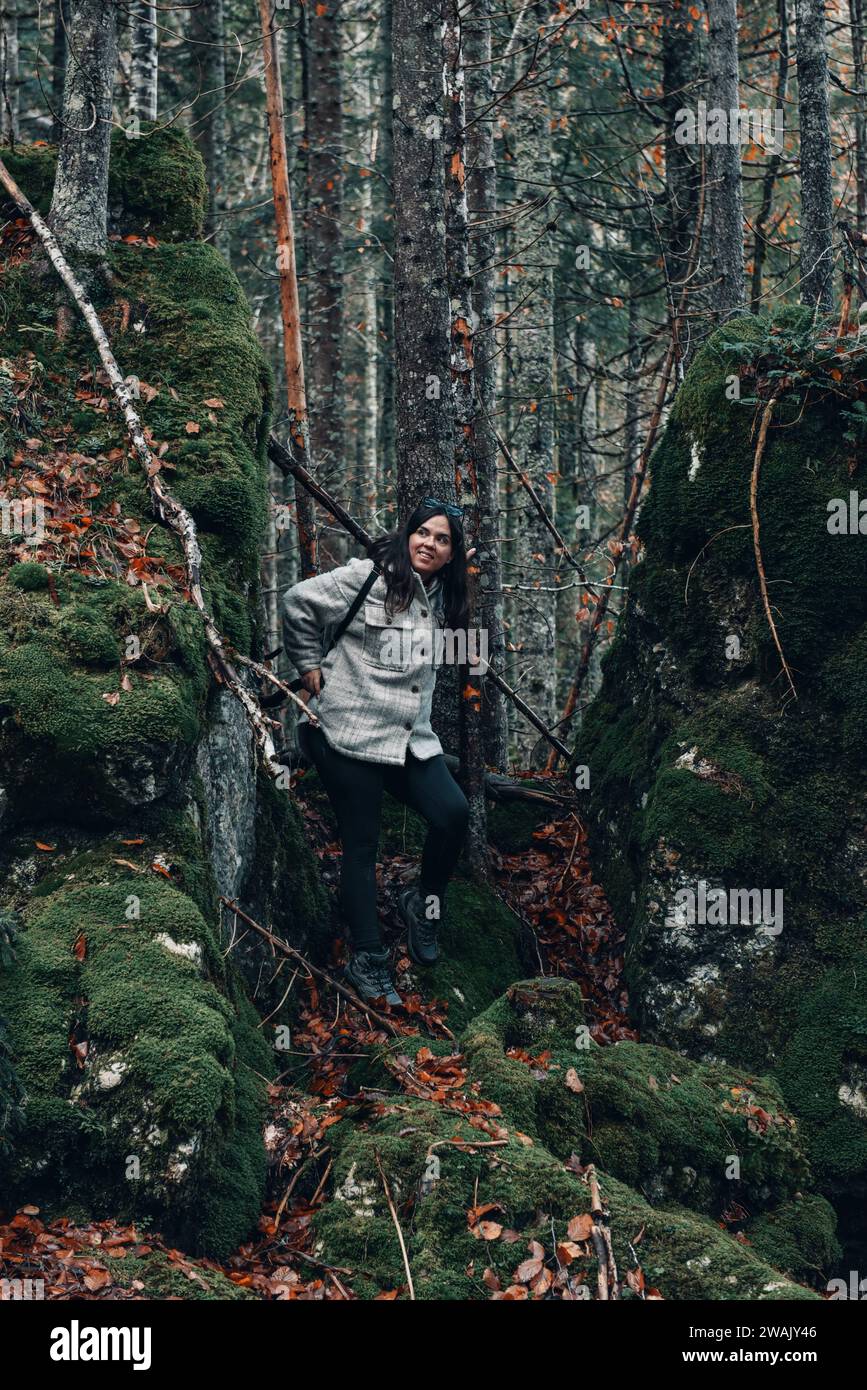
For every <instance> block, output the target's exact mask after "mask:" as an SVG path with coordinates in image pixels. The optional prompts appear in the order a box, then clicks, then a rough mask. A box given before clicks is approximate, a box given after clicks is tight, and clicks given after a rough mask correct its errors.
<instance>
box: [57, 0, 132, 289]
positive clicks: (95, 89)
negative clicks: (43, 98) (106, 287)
mask: <svg viewBox="0 0 867 1390" xmlns="http://www.w3.org/2000/svg"><path fill="white" fill-rule="evenodd" d="M69 47H70V55H69V58H68V60H67V65H66V81H65V83H64V88H63V130H62V133H61V137H60V147H59V149H58V152H57V176H56V178H55V181H54V195H53V197H52V200H51V212H50V215H49V224H50V226H51V229H52V231H53V232H54V234H55V236H56V237H57V239H58V241H59V242H60V244H61V246H62V248H63V249H64V250H65V251H66V252H67V254H68V255H69V256H70V257H72V258H73V259H85V260H94V261H95V260H100V259H102V257H103V256H104V255H105V252H106V248H107V246H108V232H107V215H108V160H109V150H110V143H111V106H112V93H113V91H114V73H115V64H116V62H117V29H116V10H115V6H114V4H113V3H112V0H70V6H69Z"/></svg>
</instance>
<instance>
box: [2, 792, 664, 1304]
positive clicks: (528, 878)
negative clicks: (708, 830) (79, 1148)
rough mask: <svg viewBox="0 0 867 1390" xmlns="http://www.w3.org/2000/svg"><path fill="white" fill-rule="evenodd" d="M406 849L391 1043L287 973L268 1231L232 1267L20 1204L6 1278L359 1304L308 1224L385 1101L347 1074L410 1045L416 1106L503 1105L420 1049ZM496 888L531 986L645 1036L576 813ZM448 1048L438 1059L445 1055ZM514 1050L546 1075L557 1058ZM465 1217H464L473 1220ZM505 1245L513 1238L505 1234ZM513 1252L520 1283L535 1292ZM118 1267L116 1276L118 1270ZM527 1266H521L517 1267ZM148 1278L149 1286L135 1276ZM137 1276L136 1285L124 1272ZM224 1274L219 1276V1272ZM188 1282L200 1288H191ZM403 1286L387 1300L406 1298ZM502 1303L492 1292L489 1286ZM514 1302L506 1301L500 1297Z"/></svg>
mask: <svg viewBox="0 0 867 1390" xmlns="http://www.w3.org/2000/svg"><path fill="white" fill-rule="evenodd" d="M299 791H300V792H301V795H300V797H299V804H300V806H301V809H302V813H303V815H304V818H305V822H306V825H307V830H308V834H309V837H310V840H311V842H312V844H313V845H314V848H315V851H316V853H317V855H318V857H319V860H320V866H321V872H322V877H323V880H324V882H325V883H326V885H327V887H328V888H329V890H330V891H331V892H332V893H335V892H336V886H337V878H338V872H339V853H340V849H339V845H338V843H337V842H335V841H334V840H333V838H332V831H331V829H330V827H329V825H328V823H327V821H326V819H325V817H323V815H322V814H321V811H320V810H319V809H318V808H317V805H316V803H315V800H306V799H305V796H304V791H303V785H302V786H301V787H299ZM416 862H417V861H416V858H415V857H413V856H409V855H406V854H395V855H390V856H387V857H384V858H383V860H382V862H381V866H380V871H379V883H380V903H381V905H382V906H381V920H382V926H383V934H384V937H385V939H386V941H387V942H388V944H389V945H390V946H391V947H392V948H393V952H394V958H395V961H396V975H397V980H398V988H399V989H400V991H401V994H402V996H403V998H404V1008H402V1009H398V1008H395V1009H392V1010H388V1008H387V1006H383V1007H382V1008H381V1009H380V1010H378V1011H377V1012H378V1013H384V1014H387V1016H388V1018H389V1021H390V1022H391V1024H392V1025H393V1029H394V1033H392V1034H391V1035H390V1034H389V1033H388V1032H387V1031H385V1029H384V1028H383V1027H382V1026H381V1025H380V1024H379V1023H378V1021H377V1020H375V1019H372V1018H371V1017H370V1016H368V1015H366V1014H365V1013H363V1012H361V1011H360V1010H359V1009H356V1008H354V1007H353V1006H352V1005H351V1004H349V1003H348V1002H347V1001H346V1000H345V999H344V998H342V997H341V996H339V995H338V994H337V993H336V991H335V990H334V989H333V988H331V987H330V986H327V985H323V984H322V983H321V982H317V979H316V977H315V976H313V975H309V976H308V977H307V978H304V975H303V973H301V972H299V973H297V974H296V976H295V977H294V986H293V987H294V988H297V990H298V992H299V995H300V996H301V998H300V1002H299V1005H298V1006H296V1025H295V1027H294V1029H293V1030H292V1039H291V1041H292V1051H291V1056H292V1058H293V1062H292V1066H291V1081H286V1079H285V1077H286V1076H287V1075H288V1074H289V1073H284V1074H283V1076H281V1077H279V1078H278V1079H277V1081H276V1082H274V1083H272V1084H270V1085H269V1096H270V1103H271V1109H270V1116H269V1120H268V1124H267V1126H266V1131H265V1143H266V1149H267V1152H268V1158H269V1180H268V1195H267V1199H266V1202H265V1205H264V1208H263V1211H262V1214H261V1217H260V1220H259V1233H258V1236H257V1237H256V1238H254V1239H251V1240H250V1241H248V1242H247V1243H245V1244H243V1245H242V1246H241V1247H240V1248H239V1249H238V1250H237V1251H236V1252H235V1253H234V1254H233V1255H232V1256H231V1257H230V1258H229V1259H227V1260H224V1261H223V1262H221V1263H218V1262H217V1261H214V1260H209V1259H199V1258H195V1257H193V1256H190V1255H188V1254H185V1253H184V1252H182V1251H180V1250H177V1249H174V1248H172V1247H171V1246H170V1245H169V1244H168V1243H166V1242H165V1241H164V1240H163V1239H162V1238H161V1236H160V1235H159V1234H158V1233H155V1232H152V1231H151V1230H150V1229H148V1226H147V1223H136V1224H134V1225H131V1224H128V1223H119V1222H115V1221H111V1220H105V1221H85V1220H81V1221H79V1220H76V1219H75V1218H74V1217H72V1216H69V1217H63V1218H59V1219H56V1220H53V1221H50V1222H46V1221H43V1220H42V1219H41V1213H40V1211H39V1209H38V1208H37V1207H34V1206H24V1207H21V1208H20V1209H19V1211H18V1212H17V1213H16V1215H15V1216H14V1217H13V1218H12V1219H11V1221H9V1222H8V1223H7V1224H5V1225H0V1257H2V1259H3V1261H4V1265H5V1271H6V1274H7V1277H20V1278H22V1279H41V1280H43V1281H44V1297H45V1298H47V1299H70V1298H74V1299H97V1300H106V1299H108V1300H128V1299H133V1300H134V1299H147V1298H153V1297H157V1298H169V1299H183V1298H189V1297H194V1298H225V1297H226V1290H227V1287H228V1285H227V1284H226V1280H228V1281H229V1282H230V1284H231V1285H234V1286H235V1289H236V1290H237V1296H238V1297H239V1298H254V1299H261V1300H275V1299H277V1300H284V1299H295V1298H301V1299H334V1298H336V1299H346V1298H350V1299H351V1298H353V1297H354V1295H353V1292H352V1278H353V1271H352V1270H351V1269H347V1268H334V1267H330V1266H326V1265H324V1264H323V1263H322V1262H321V1261H319V1260H317V1258H316V1256H315V1255H314V1254H313V1245H314V1239H313V1231H312V1225H311V1223H312V1220H313V1218H314V1216H315V1214H316V1212H317V1211H318V1210H319V1209H320V1207H321V1206H322V1205H323V1204H325V1203H327V1202H328V1201H329V1200H330V1195H329V1192H328V1179H329V1175H330V1169H331V1164H330V1162H329V1158H328V1130H329V1128H330V1127H331V1125H333V1124H334V1123H336V1121H337V1120H338V1119H339V1118H340V1117H341V1115H342V1113H343V1112H344V1111H345V1110H346V1108H347V1107H348V1106H350V1105H351V1104H355V1103H357V1102H358V1100H359V1098H360V1096H361V1093H362V1091H364V1093H365V1094H364V1097H363V1098H364V1099H365V1101H368V1102H369V1103H370V1104H371V1105H372V1106H373V1107H374V1113H375V1107H376V1106H377V1105H378V1104H379V1105H381V1104H382V1103H383V1100H384V1099H386V1098H387V1097H386V1093H385V1092H379V1093H377V1091H375V1090H371V1089H369V1088H365V1087H362V1088H361V1089H359V1087H358V1086H356V1085H354V1084H353V1082H352V1080H351V1077H350V1072H351V1070H352V1069H353V1067H354V1066H357V1064H358V1063H359V1061H360V1060H362V1059H363V1058H364V1057H365V1056H366V1055H367V1054H369V1053H370V1051H371V1049H373V1048H376V1047H378V1046H381V1045H382V1044H384V1043H386V1042H388V1041H389V1040H390V1041H391V1042H392V1043H394V1041H395V1034H396V1035H398V1036H399V1035H402V1036H404V1037H405V1038H406V1044H405V1047H404V1048H403V1051H402V1052H401V1053H397V1052H395V1053H393V1054H392V1058H393V1061H392V1064H391V1065H390V1066H389V1068H388V1069H389V1073H390V1075H391V1077H392V1080H393V1081H394V1082H396V1083H397V1084H398V1086H399V1087H400V1088H401V1089H403V1090H404V1091H405V1093H406V1094H407V1095H410V1096H421V1097H423V1098H424V1099H426V1100H433V1101H436V1102H437V1103H439V1104H441V1105H442V1106H443V1107H445V1108H446V1109H449V1110H452V1111H454V1112H456V1113H458V1114H460V1115H461V1116H463V1118H464V1119H465V1120H466V1121H468V1122H469V1123H470V1124H471V1125H472V1126H473V1127H475V1128H478V1129H479V1130H480V1131H483V1132H484V1133H485V1134H486V1135H487V1136H489V1137H490V1138H492V1139H497V1138H498V1137H500V1136H501V1135H503V1134H505V1133H506V1131H504V1130H501V1129H500V1127H499V1125H498V1122H497V1116H498V1115H499V1108H498V1106H497V1105H496V1104H494V1103H493V1102H492V1101H489V1100H486V1099H485V1097H484V1096H483V1095H481V1094H480V1090H479V1083H478V1082H474V1083H470V1082H469V1081H468V1078H467V1070H466V1068H465V1066H464V1065H463V1058H462V1056H461V1053H460V1052H459V1051H458V1050H457V1045H456V1046H455V1050H454V1051H452V1052H450V1053H447V1054H446V1055H435V1054H434V1053H433V1052H432V1051H431V1050H430V1048H429V1047H427V1046H426V1043H427V1042H428V1041H429V1040H431V1039H438V1040H443V1039H446V1040H447V1039H449V1038H452V1037H453V1034H452V1032H451V1031H450V1029H449V1026H448V1004H447V1002H446V1001H444V1000H441V999H437V998H434V997H428V996H427V995H426V994H425V992H424V990H423V989H422V988H421V986H422V984H423V975H422V976H421V977H418V976H417V974H416V972H415V968H414V967H413V965H412V962H411V961H410V959H409V957H408V955H407V954H406V950H405V943H404V941H403V928H402V924H400V922H399V918H398V916H397V912H396V898H397V893H398V891H399V889H400V888H401V887H402V885H403V883H404V882H406V881H408V880H409V879H410V878H411V877H412V875H413V873H414V871H415V868H416ZM492 884H493V886H494V888H495V890H496V892H497V894H498V895H499V896H500V898H501V899H502V901H503V902H504V903H505V904H506V905H507V906H508V907H509V909H510V910H511V911H513V912H514V913H515V914H516V915H517V916H518V917H519V918H520V919H521V922H522V923H523V926H524V930H525V931H526V932H527V933H528V934H529V936H528V940H529V941H530V943H531V946H530V949H531V950H532V951H533V952H534V953H535V955H536V958H537V964H538V968H537V969H536V970H535V972H533V973H536V974H538V975H548V976H560V977H564V978H568V979H571V980H574V981H576V982H578V983H579V984H580V986H581V990H582V995H583V997H584V998H585V1000H586V1001H587V1005H588V1011H587V1018H588V1025H589V1031H590V1035H591V1037H592V1038H593V1039H594V1041H596V1042H597V1043H600V1044H606V1043H614V1042H618V1041H621V1040H622V1039H626V1038H632V1039H635V1038H637V1033H636V1031H635V1029H634V1028H633V1027H632V1026H631V1025H630V1023H629V1020H628V1018H627V1002H628V1001H627V996H626V991H625V989H624V987H623V983H622V969H623V945H624V934H623V932H622V931H620V930H619V928H618V927H617V925H616V924H615V922H614V920H613V918H612V915H611V910H610V908H609V906H608V903H607V902H606V899H605V896H604V894H603V892H602V890H601V888H600V887H599V886H598V885H597V884H596V883H594V882H593V879H592V876H591V871H590V864H589V859H588V848H587V837H586V832H585V830H584V828H583V826H582V825H581V823H580V822H579V820H578V818H577V816H576V815H575V814H574V813H570V814H567V815H564V816H563V817H562V818H561V819H553V820H551V821H550V822H549V823H547V824H545V825H543V826H541V827H540V828H539V829H538V830H537V831H536V832H535V833H534V834H533V837H532V847H531V848H530V849H528V850H524V851H522V852H520V853H513V854H501V853H499V852H497V851H493V874H492ZM331 954H332V961H331V962H330V963H329V966H328V967H327V968H328V970H329V972H330V973H333V974H334V975H335V976H337V975H339V973H340V968H341V962H342V959H343V954H344V943H343V941H341V940H339V939H337V940H335V941H334V942H333V943H332V947H331ZM439 1052H440V1053H442V1048H441V1047H440V1048H439ZM510 1055H513V1056H515V1057H516V1058H517V1059H518V1060H520V1061H523V1062H525V1063H526V1064H527V1065H528V1066H529V1067H531V1068H533V1069H536V1070H537V1071H540V1072H544V1070H545V1068H546V1066H547V1062H548V1058H547V1055H546V1054H545V1053H544V1052H542V1053H540V1054H539V1055H538V1056H530V1055H529V1054H522V1053H520V1051H519V1050H518V1049H512V1050H511V1053H510ZM469 1216H471V1214H470V1213H468V1217H469ZM506 1234H508V1233H506ZM522 1261H523V1256H521V1255H519V1254H517V1252H516V1259H515V1265H516V1273H515V1279H516V1288H515V1292H514V1294H513V1295H512V1296H516V1297H517V1296H527V1294H526V1290H525V1288H524V1287H522V1285H523V1284H525V1283H526V1282H529V1276H528V1278H527V1280H524V1278H523V1275H522V1269H523V1268H524V1265H526V1266H529V1265H530V1264H531V1263H532V1262H531V1261H523V1263H522ZM121 1262H122V1266H123V1267H122V1269H121V1268H119V1266H120V1264H121ZM519 1266H520V1268H519ZM138 1273H140V1276H141V1277H135V1275H136V1274H138ZM131 1274H132V1275H133V1277H132V1278H130V1275H131ZM221 1276H222V1277H221ZM191 1286H193V1287H191ZM400 1292H401V1291H400V1290H399V1289H397V1288H396V1289H394V1290H393V1291H390V1292H386V1293H383V1294H381V1295H380V1297H381V1298H383V1299H390V1298H397V1297H398V1296H399V1293H400ZM495 1292H496V1293H499V1296H500V1297H502V1296H503V1293H502V1292H500V1290H499V1289H497V1290H495ZM506 1296H510V1295H509V1292H508V1291H507V1293H506Z"/></svg>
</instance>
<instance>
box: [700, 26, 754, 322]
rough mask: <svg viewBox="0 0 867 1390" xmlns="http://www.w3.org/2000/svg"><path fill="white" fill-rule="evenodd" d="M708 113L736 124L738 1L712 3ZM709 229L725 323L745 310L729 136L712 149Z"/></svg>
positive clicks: (736, 152) (716, 308)
mask: <svg viewBox="0 0 867 1390" xmlns="http://www.w3.org/2000/svg"><path fill="white" fill-rule="evenodd" d="M707 11H708V19H709V21H710V32H709V36H708V96H707V104H708V108H709V109H710V108H721V109H722V110H723V111H724V112H725V113H726V115H727V117H728V118H729V120H736V119H737V112H738V111H739V109H740V98H739V95H738V15H737V0H708V7H707ZM707 148H708V178H709V199H708V202H709V209H710V230H709V235H708V236H707V237H706V245H707V253H706V259H708V260H709V261H710V264H711V266H712V268H713V274H712V277H711V278H712V280H713V286H712V289H711V294H710V305H709V309H710V315H711V318H713V319H716V320H717V322H723V321H724V320H725V319H727V318H731V317H732V315H734V314H739V313H741V312H742V311H743V308H744V295H745V286H744V204H743V191H742V187H741V146H740V141H739V140H738V139H736V138H734V133H733V132H731V131H730V132H729V138H728V139H726V140H724V141H723V142H721V143H720V144H708V147H707Z"/></svg>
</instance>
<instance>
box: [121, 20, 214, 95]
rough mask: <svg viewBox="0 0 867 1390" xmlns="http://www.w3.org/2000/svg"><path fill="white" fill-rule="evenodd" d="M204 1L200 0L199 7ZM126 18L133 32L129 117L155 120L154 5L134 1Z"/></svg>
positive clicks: (155, 52) (156, 73)
mask: <svg viewBox="0 0 867 1390" xmlns="http://www.w3.org/2000/svg"><path fill="white" fill-rule="evenodd" d="M205 2H206V0H200V8H201V4H202V3H205ZM193 13H194V14H195V13H196V11H195V10H194V11H193ZM129 19H130V27H131V30H132V45H131V47H132V72H131V81H130V103H129V107H130V115H131V116H137V117H138V119H139V120H140V121H155V120H156V118H157V78H158V74H159V49H158V46H157V45H158V30H157V7H156V4H152V3H151V0H134V2H133V4H132V5H131V6H130V11H129Z"/></svg>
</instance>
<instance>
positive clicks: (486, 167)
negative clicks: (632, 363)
mask: <svg viewBox="0 0 867 1390" xmlns="http://www.w3.org/2000/svg"><path fill="white" fill-rule="evenodd" d="M490 14H491V0H478V3H477V4H476V7H475V9H474V11H473V13H472V14H471V16H470V18H469V20H468V21H467V25H466V27H465V30H464V33H465V49H466V59H467V64H468V73H467V103H468V109H469V117H470V120H471V121H473V124H471V125H470V128H469V132H468V138H467V195H468V199H469V218H470V231H471V233H473V232H474V234H473V237H472V242H471V246H472V262H473V271H472V273H473V308H474V310H475V313H476V332H475V337H474V339H473V353H474V357H475V384H476V400H477V402H478V414H477V416H476V426H475V445H476V467H477V473H478V494H479V531H478V540H479V555H478V566H479V612H478V621H479V623H480V625H481V627H482V630H483V631H484V632H486V633H487V638H488V652H489V656H490V660H491V664H492V665H493V666H495V667H496V668H497V670H499V671H503V670H504V669H505V660H504V656H505V634H504V631H503V572H502V565H501V563H500V546H499V532H500V501H499V486H498V471H497V469H498V460H499V454H498V450H497V441H496V437H495V435H494V429H493V425H492V420H493V416H494V411H495V408H496V385H497V375H496V374H497V354H496V340H495V336H494V329H495V324H496V321H497V307H496V293H497V272H496V271H495V270H494V269H493V266H494V263H495V261H496V259H497V236H496V232H495V231H494V229H493V226H492V222H493V219H494V216H495V213H496V210H497V167H496V162H495V158H494V121H495V119H496V116H495V113H494V112H493V111H488V107H489V106H490V104H491V102H492V100H493V81H492V71H491V18H490ZM483 111H487V112H488V113H487V115H484V116H482V117H481V118H480V119H475V118H476V117H477V116H479V114H480V113H481V112H483ZM474 224H475V227H476V229H475V231H474ZM485 224H487V225H485ZM482 737H483V739H484V749H485V762H486V763H488V764H490V765H491V766H492V767H496V768H501V769H502V768H505V766H506V760H507V757H508V723H507V718H506V704H505V697H504V696H503V694H502V692H501V691H500V690H498V689H497V687H496V686H495V685H493V684H492V682H491V681H486V682H485V683H484V685H483V687H482Z"/></svg>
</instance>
